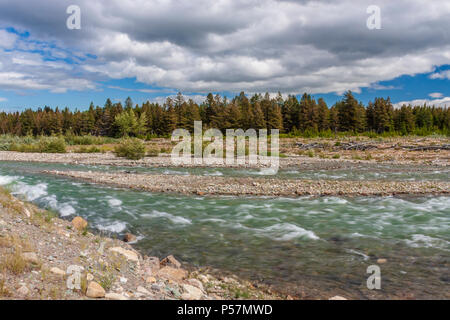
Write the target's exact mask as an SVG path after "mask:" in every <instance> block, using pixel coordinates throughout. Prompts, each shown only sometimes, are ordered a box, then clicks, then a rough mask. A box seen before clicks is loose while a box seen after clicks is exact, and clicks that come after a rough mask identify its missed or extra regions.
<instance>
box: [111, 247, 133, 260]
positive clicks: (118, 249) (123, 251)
mask: <svg viewBox="0 0 450 320" xmlns="http://www.w3.org/2000/svg"><path fill="white" fill-rule="evenodd" d="M109 251H111V252H115V253H118V254H121V255H123V256H124V257H125V258H126V259H127V260H129V261H133V262H136V263H139V256H138V254H137V253H136V252H134V251H131V250H127V249H124V248H122V247H113V248H109Z"/></svg>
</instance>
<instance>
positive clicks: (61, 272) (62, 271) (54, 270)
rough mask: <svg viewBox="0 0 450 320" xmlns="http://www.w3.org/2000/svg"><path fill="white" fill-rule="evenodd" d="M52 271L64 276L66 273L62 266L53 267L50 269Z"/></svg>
mask: <svg viewBox="0 0 450 320" xmlns="http://www.w3.org/2000/svg"><path fill="white" fill-rule="evenodd" d="M50 272H51V273H53V274H56V275H57V276H61V277H64V276H65V275H66V272H65V271H64V270H61V269H60V268H57V267H53V268H51V269H50Z"/></svg>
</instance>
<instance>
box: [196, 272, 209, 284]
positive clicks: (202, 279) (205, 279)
mask: <svg viewBox="0 0 450 320" xmlns="http://www.w3.org/2000/svg"><path fill="white" fill-rule="evenodd" d="M198 278H199V279H200V281H201V282H203V283H205V284H206V283H208V282H209V280H208V277H207V276H205V275H204V274H200V275H198Z"/></svg>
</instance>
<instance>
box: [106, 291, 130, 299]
mask: <svg viewBox="0 0 450 320" xmlns="http://www.w3.org/2000/svg"><path fill="white" fill-rule="evenodd" d="M105 298H106V299H108V300H128V298H127V297H125V296H123V295H121V294H119V293H114V292H109V293H107V294H106V295H105Z"/></svg>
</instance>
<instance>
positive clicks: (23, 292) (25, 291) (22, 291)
mask: <svg viewBox="0 0 450 320" xmlns="http://www.w3.org/2000/svg"><path fill="white" fill-rule="evenodd" d="M17 293H19V294H20V295H21V296H27V295H28V294H29V293H30V289H28V288H27V287H26V286H25V285H22V286H21V287H20V288H19V289H18V290H17Z"/></svg>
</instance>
